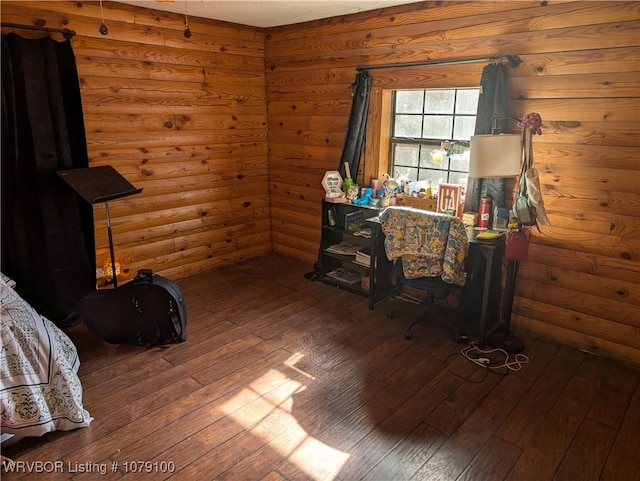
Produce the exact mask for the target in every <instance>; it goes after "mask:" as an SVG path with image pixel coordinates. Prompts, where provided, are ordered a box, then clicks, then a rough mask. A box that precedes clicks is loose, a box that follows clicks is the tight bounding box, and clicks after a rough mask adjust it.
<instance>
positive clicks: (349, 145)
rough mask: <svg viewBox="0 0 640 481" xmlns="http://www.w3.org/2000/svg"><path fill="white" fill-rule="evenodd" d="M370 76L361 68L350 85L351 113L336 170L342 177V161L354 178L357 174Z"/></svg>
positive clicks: (367, 105) (365, 126)
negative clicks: (351, 93) (347, 164)
mask: <svg viewBox="0 0 640 481" xmlns="http://www.w3.org/2000/svg"><path fill="white" fill-rule="evenodd" d="M371 82H372V81H371V76H370V75H369V72H368V71H366V70H363V71H361V72H358V75H357V76H356V81H355V83H354V84H353V85H352V86H351V91H352V92H353V103H352V104H351V114H350V116H349V125H348V127H347V135H346V138H345V141H344V147H343V149H342V157H341V159H340V165H339V166H338V170H339V171H340V175H342V178H343V179H344V178H345V177H346V170H345V167H344V163H345V162H348V163H349V169H350V171H351V176H352V178H353V179H354V182H355V178H356V176H357V175H358V169H359V168H360V154H361V153H362V143H363V142H364V134H365V131H366V129H367V116H368V113H369V97H370V94H371Z"/></svg>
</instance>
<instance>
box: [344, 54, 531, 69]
mask: <svg viewBox="0 0 640 481" xmlns="http://www.w3.org/2000/svg"><path fill="white" fill-rule="evenodd" d="M502 59H506V60H508V61H509V66H511V67H512V68H513V67H517V66H518V65H520V64H521V63H522V60H521V59H520V57H518V56H517V55H494V56H491V57H478V58H465V59H459V60H431V61H428V62H411V63H396V64H386V65H372V66H370V67H367V66H362V67H358V68H356V70H357V71H358V72H362V71H367V70H380V69H386V68H388V69H394V68H407V67H426V66H429V65H455V64H460V63H475V62H483V61H491V60H502Z"/></svg>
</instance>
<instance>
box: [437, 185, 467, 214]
mask: <svg viewBox="0 0 640 481" xmlns="http://www.w3.org/2000/svg"><path fill="white" fill-rule="evenodd" d="M461 189H462V186H460V185H456V184H439V185H438V208H437V211H438V212H441V213H443V214H448V215H453V216H456V217H457V216H458V214H459V209H460V191H461Z"/></svg>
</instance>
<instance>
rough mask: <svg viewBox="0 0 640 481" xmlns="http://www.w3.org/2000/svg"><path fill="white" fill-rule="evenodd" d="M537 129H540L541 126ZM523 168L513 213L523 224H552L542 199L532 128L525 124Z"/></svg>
mask: <svg viewBox="0 0 640 481" xmlns="http://www.w3.org/2000/svg"><path fill="white" fill-rule="evenodd" d="M537 131H540V129H539V127H538V129H537ZM522 157H523V158H522V170H521V172H520V182H519V186H518V195H517V197H516V201H515V203H514V205H513V215H514V216H515V217H516V219H518V222H519V223H520V224H521V225H525V226H531V225H535V226H538V225H545V226H549V225H551V222H550V221H549V218H548V217H547V212H546V209H545V207H544V200H543V199H542V192H541V189H540V176H539V175H538V171H537V170H536V168H535V167H534V166H533V148H532V142H531V129H530V127H529V126H527V125H525V126H524V130H523V132H522Z"/></svg>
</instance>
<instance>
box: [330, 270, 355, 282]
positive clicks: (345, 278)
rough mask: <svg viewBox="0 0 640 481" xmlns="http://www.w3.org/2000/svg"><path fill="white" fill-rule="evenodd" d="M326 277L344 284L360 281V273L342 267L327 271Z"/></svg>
mask: <svg viewBox="0 0 640 481" xmlns="http://www.w3.org/2000/svg"><path fill="white" fill-rule="evenodd" d="M327 277H331V278H332V279H335V280H337V281H340V282H344V283H346V284H357V283H358V282H360V274H359V273H358V272H355V271H350V270H349V269H345V268H344V267H338V268H337V269H334V270H332V271H330V272H327Z"/></svg>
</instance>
